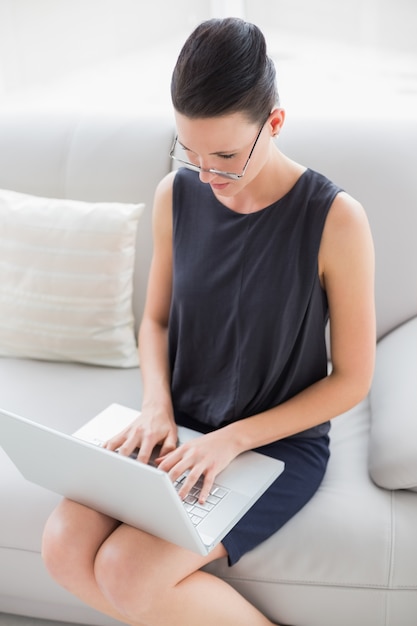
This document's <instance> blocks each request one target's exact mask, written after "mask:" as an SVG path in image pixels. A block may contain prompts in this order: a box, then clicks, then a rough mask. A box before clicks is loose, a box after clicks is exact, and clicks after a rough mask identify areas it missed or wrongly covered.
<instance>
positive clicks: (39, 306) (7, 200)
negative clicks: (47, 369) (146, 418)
mask: <svg viewBox="0 0 417 626" xmlns="http://www.w3.org/2000/svg"><path fill="white" fill-rule="evenodd" d="M143 208H144V205H143V204H121V203H115V202H111V203H108V202H96V203H89V202H81V201H75V200H67V199H52V198H42V197H37V196H31V195H27V194H21V193H16V192H13V191H7V190H0V231H1V237H0V305H1V306H0V355H2V356H14V357H30V358H36V359H47V360H55V361H76V362H80V363H90V364H96V365H106V366H113V367H134V366H137V364H138V356H137V346H136V339H135V333H134V319H133V312H132V292H133V267H134V258H135V242H136V232H137V224H138V219H139V216H140V215H141V213H142V211H143Z"/></svg>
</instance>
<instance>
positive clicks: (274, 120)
mask: <svg viewBox="0 0 417 626" xmlns="http://www.w3.org/2000/svg"><path fill="white" fill-rule="evenodd" d="M284 121H285V111H284V109H281V108H279V107H276V108H275V109H273V111H272V112H271V114H270V116H269V119H268V124H269V126H270V129H271V135H272V137H276V136H277V135H279V133H280V132H281V128H282V127H283V125H284Z"/></svg>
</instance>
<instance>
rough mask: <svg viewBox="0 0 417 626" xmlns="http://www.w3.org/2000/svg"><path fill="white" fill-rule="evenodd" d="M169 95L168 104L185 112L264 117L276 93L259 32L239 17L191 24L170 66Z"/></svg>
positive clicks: (194, 115) (272, 70)
mask: <svg viewBox="0 0 417 626" xmlns="http://www.w3.org/2000/svg"><path fill="white" fill-rule="evenodd" d="M171 97H172V103H173V105H174V108H175V109H176V110H177V111H178V112H179V113H181V114H183V115H186V116H187V117H191V118H202V117H203V118H204V117H217V116H219V115H225V114H227V113H235V112H238V111H240V112H243V113H246V114H247V115H248V117H249V119H250V120H251V121H254V122H262V121H265V119H266V118H267V116H268V115H269V113H270V112H271V111H272V109H273V107H274V106H275V105H276V104H278V101H279V98H278V92H277V87H276V76H275V67H274V64H273V62H272V60H271V59H270V58H269V57H268V56H267V51H266V42H265V38H264V36H263V34H262V32H261V31H260V30H259V28H258V27H257V26H255V25H254V24H250V23H248V22H245V21H243V20H241V19H239V18H226V19H212V20H208V21H206V22H203V23H202V24H200V25H199V26H197V28H196V29H195V30H194V32H193V33H192V34H191V35H190V36H189V38H188V39H187V41H186V42H185V44H184V46H183V48H182V50H181V52H180V55H179V57H178V60H177V63H176V65H175V68H174V72H173V74H172V81H171Z"/></svg>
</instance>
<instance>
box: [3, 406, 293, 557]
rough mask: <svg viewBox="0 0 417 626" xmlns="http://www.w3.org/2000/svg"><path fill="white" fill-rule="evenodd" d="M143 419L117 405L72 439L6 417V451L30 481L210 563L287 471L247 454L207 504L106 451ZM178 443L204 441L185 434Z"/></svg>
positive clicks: (151, 469) (221, 477) (149, 468)
mask: <svg viewBox="0 0 417 626" xmlns="http://www.w3.org/2000/svg"><path fill="white" fill-rule="evenodd" d="M139 413H140V412H139V411H137V410H134V409H131V408H129V407H125V406H122V405H120V404H112V405H110V406H109V407H108V408H107V409H105V410H104V411H102V412H101V413H99V414H98V415H97V416H96V417H94V418H93V419H92V420H90V421H89V422H87V424H85V425H84V426H83V427H82V428H80V429H79V430H77V431H76V432H75V433H74V434H73V435H67V434H64V433H61V432H59V431H56V430H54V429H52V428H49V427H47V426H43V425H41V424H38V423H36V422H33V421H31V420H29V419H26V418H24V417H21V416H19V415H15V414H13V413H10V412H8V411H3V410H0V445H1V446H2V447H3V448H4V450H5V452H6V453H7V455H8V456H9V457H10V458H11V460H12V461H13V463H14V464H15V465H16V467H17V468H18V470H19V471H20V473H21V474H22V475H23V476H24V477H25V478H26V479H27V480H29V481H31V482H33V483H36V484H38V485H41V486H42V487H45V488H46V489H49V490H51V491H54V492H56V493H58V494H61V495H62V496H65V497H66V498H69V499H71V500H74V501H76V502H80V503H81V504H84V505H86V506H88V507H90V508H92V509H95V510H97V511H100V512H102V513H105V514H106V515H109V516H111V517H113V518H115V519H118V520H120V521H121V522H124V523H126V524H129V525H131V526H134V527H136V528H139V529H141V530H144V531H146V532H148V533H150V534H153V535H156V536H157V537H161V538H162V539H165V540H167V541H170V542H172V543H175V544H177V545H179V546H181V547H183V548H186V549H188V550H192V551H194V552H197V553H198V554H202V555H206V554H208V553H209V552H210V550H212V549H213V547H214V546H216V545H217V544H218V543H219V542H220V541H221V540H222V538H223V537H224V536H225V535H226V533H227V532H228V531H229V530H230V529H231V528H232V527H233V526H234V525H235V524H236V523H237V522H238V520H239V519H240V518H241V517H242V516H243V515H244V513H245V512H246V511H247V510H248V509H249V508H250V507H251V505H252V504H253V503H254V502H255V501H256V500H257V499H258V498H259V497H260V496H261V495H262V493H263V492H264V491H265V490H266V489H267V488H268V487H269V485H270V484H271V483H272V482H273V481H274V480H275V479H276V478H277V477H278V476H279V475H280V474H281V473H282V471H283V470H284V463H283V462H282V461H279V460H276V459H273V458H270V457H268V456H265V455H262V454H259V453H257V452H252V451H249V452H244V453H243V454H241V455H239V456H238V457H236V458H235V459H234V460H233V461H232V463H231V464H230V465H229V466H228V467H227V468H226V469H225V470H223V471H222V472H220V474H218V476H217V477H216V481H215V485H214V487H213V489H212V492H211V494H210V496H209V497H208V499H207V502H206V503H205V504H204V505H202V506H201V505H198V502H197V497H196V495H195V494H194V495H193V492H190V494H189V496H188V497H187V498H186V500H184V501H183V500H181V499H180V497H179V496H178V493H177V490H178V489H179V486H178V485H174V483H173V482H172V481H171V480H170V478H169V477H168V474H167V473H166V472H164V471H162V470H160V469H158V468H157V467H155V466H153V465H152V464H148V465H146V464H144V463H141V462H139V461H137V460H136V459H134V458H130V457H126V456H122V455H119V454H117V453H115V452H112V451H109V450H106V449H104V448H103V447H102V445H103V443H104V442H105V441H107V440H108V439H110V438H111V437H112V436H114V435H115V434H117V433H118V432H120V431H121V430H122V429H123V428H125V427H126V426H128V425H129V424H130V423H131V422H132V421H133V420H134V419H135V418H136V417H137V416H138V415H139ZM178 435H179V442H180V443H182V442H185V441H186V440H188V439H190V438H192V437H198V436H201V433H198V432H195V431H192V430H190V429H187V428H183V427H179V429H178Z"/></svg>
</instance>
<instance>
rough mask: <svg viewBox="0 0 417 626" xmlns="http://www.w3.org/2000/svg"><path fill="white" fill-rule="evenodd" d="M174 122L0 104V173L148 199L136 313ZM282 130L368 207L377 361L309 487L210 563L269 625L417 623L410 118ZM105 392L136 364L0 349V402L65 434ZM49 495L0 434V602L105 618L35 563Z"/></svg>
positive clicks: (136, 389)
mask: <svg viewBox="0 0 417 626" xmlns="http://www.w3.org/2000/svg"><path fill="white" fill-rule="evenodd" d="M173 135H174V127H173V122H172V119H171V118H170V116H169V115H167V116H166V117H165V118H163V117H161V116H160V115H158V116H157V117H152V116H151V115H149V116H146V115H140V116H138V117H133V116H132V117H128V116H125V117H123V116H117V115H113V116H112V115H104V116H92V115H89V116H82V115H80V114H62V115H59V114H56V115H50V114H42V113H40V112H38V113H33V114H30V113H25V112H21V113H18V114H12V113H4V114H1V115H0V188H3V189H12V190H16V191H20V192H25V193H28V194H34V195H39V196H51V197H58V198H73V199H83V200H87V201H97V200H106V201H117V202H141V201H143V202H145V203H146V211H145V213H144V214H143V215H142V217H141V218H140V220H139V231H138V240H137V241H138V244H137V256H136V270H135V276H134V297H133V305H134V311H135V319H136V326H137V324H138V321H139V318H140V314H141V310H142V306H143V301H144V290H145V284H146V275H147V270H148V267H149V258H150V253H151V234H150V213H151V205H152V196H153V192H154V189H155V186H156V183H157V181H158V180H159V179H160V178H161V177H162V176H163V175H164V174H165V173H166V172H168V171H169V170H170V168H171V163H170V159H169V156H168V153H169V149H170V146H171V142H172V139H173ZM279 141H280V142H281V146H282V148H283V150H284V151H286V153H287V154H288V155H290V156H292V157H293V158H294V159H296V160H299V161H301V162H302V163H304V164H306V165H308V166H310V167H312V168H314V169H317V170H319V171H321V172H322V173H324V174H326V175H327V176H328V177H330V178H332V179H333V180H334V181H335V182H336V183H338V184H339V185H341V186H342V187H344V188H345V189H346V190H348V191H349V192H350V193H351V194H352V195H354V196H355V197H356V198H358V199H359V200H360V201H361V202H362V203H363V205H364V206H365V208H366V209H367V212H368V214H369V219H370V222H371V227H372V229H373V233H374V239H375V245H376V258H377V277H376V302H377V316H378V338H379V340H380V341H379V345H378V353H377V367H376V373H375V378H374V383H373V387H372V391H371V393H370V396H369V397H368V398H367V399H366V400H365V401H364V402H362V403H361V404H360V405H359V406H358V407H356V408H355V409H353V410H352V411H350V412H349V413H347V414H344V415H341V416H339V417H337V418H335V420H334V421H333V427H332V431H331V436H332V444H331V448H332V456H331V460H330V464H329V467H328V471H327V474H326V477H325V480H324V482H323V484H322V486H321V488H320V490H319V492H318V493H317V494H316V496H315V497H314V498H313V500H312V501H311V502H310V503H309V504H308V505H307V506H306V507H305V508H304V509H303V510H302V511H301V512H300V513H299V514H298V515H297V516H296V517H295V518H294V519H293V520H292V521H291V522H289V523H288V524H287V525H286V526H285V527H284V528H283V529H282V530H281V531H280V532H279V533H277V534H276V535H275V536H274V537H272V538H271V539H269V540H268V541H267V542H266V543H265V544H263V545H261V546H259V547H258V548H257V549H256V550H254V551H253V552H252V553H249V554H247V555H246V556H245V557H244V558H242V559H241V561H240V562H239V563H238V564H237V565H236V566H234V567H233V568H229V567H228V566H227V564H226V563H225V562H218V563H216V564H213V565H211V566H210V570H211V571H213V572H215V573H216V574H218V575H219V576H222V577H224V578H225V579H227V580H228V581H229V582H230V583H231V584H232V585H234V586H236V587H237V588H238V589H239V590H240V591H241V592H242V593H243V594H244V595H246V596H247V597H248V598H249V599H250V600H251V601H252V602H254V603H255V604H256V605H258V606H259V607H260V608H261V610H263V611H264V612H265V613H266V614H267V615H268V616H269V617H270V618H271V619H272V620H274V621H276V622H278V623H279V624H291V625H292V626H336V625H337V626H352V624H356V625H358V626H365V625H366V626H416V624H417V493H415V488H416V487H417V426H416V425H415V424H416V422H417V399H416V384H415V383H416V380H417V378H416V374H417V340H416V339H417V317H416V316H417V245H416V244H417V242H416V232H417V211H416V198H417V177H416V173H415V165H416V162H415V146H416V145H417V120H414V121H413V120H409V121H403V122H400V121H393V119H392V118H390V119H386V120H384V119H380V120H369V119H368V120H362V121H358V120H356V121H353V120H348V119H340V120H337V119H332V120H329V121H326V120H324V119H323V120H321V119H293V118H291V115H289V118H288V121H287V123H286V128H285V129H284V131H283V133H282V136H281V137H280V139H279ZM1 228H3V226H2V224H1V223H0V229H1ZM2 237H3V238H4V237H5V231H3V233H2V232H0V240H1V238H2ZM0 275H1V258H0ZM0 306H1V303H0ZM0 348H1V347H0ZM113 402H119V403H121V404H126V405H128V406H132V407H139V406H140V403H141V382H140V369H138V368H135V367H134V368H116V367H103V366H94V365H88V364H78V363H73V362H67V363H65V362H54V361H42V360H34V359H32V360H31V359H25V358H13V357H10V356H5V357H2V358H0V406H1V407H2V408H4V409H8V410H10V411H13V412H17V413H20V414H22V415H24V416H27V417H29V418H32V419H34V420H37V421H39V422H42V423H45V424H48V425H51V426H54V427H56V428H57V429H61V430H63V431H64V432H68V433H70V432H73V431H74V430H76V429H77V428H78V427H79V426H80V425H81V424H82V423H83V422H85V421H86V420H87V419H89V418H91V417H92V416H93V415H95V414H97V413H98V412H100V411H101V410H102V409H103V408H105V407H106V406H108V405H109V404H111V403H113ZM0 443H1V442H0ZM24 444H25V445H30V442H24ZM370 472H371V473H370ZM376 483H377V484H376ZM377 485H378V486H377ZM57 501H58V496H56V495H54V494H52V493H49V492H47V491H46V490H43V489H41V488H39V487H37V486H34V485H32V484H30V483H28V482H26V481H25V480H24V479H23V478H22V477H21V476H20V474H19V473H18V472H17V470H16V469H15V467H14V466H13V464H12V463H11V462H10V460H9V459H8V457H7V456H6V455H5V453H4V452H3V451H2V450H1V448H0V502H1V515H0V612H5V613H7V612H8V613H17V614H24V615H30V616H34V617H43V618H50V619H57V620H62V621H66V622H75V623H81V624H95V625H98V626H105V625H110V624H114V621H112V620H110V619H108V618H106V617H104V616H102V615H99V614H97V613H96V612H94V611H92V610H91V609H89V608H87V607H85V606H83V605H82V604H81V603H80V602H78V601H77V600H76V599H75V598H73V597H72V596H70V595H69V594H68V593H66V592H65V591H63V590H62V589H60V588H58V586H57V585H56V584H55V583H54V582H53V581H52V580H50V578H49V577H48V575H47V573H46V571H45V569H44V566H43V563H42V560H41V556H40V542H41V534H42V528H43V525H44V522H45V520H46V518H47V516H48V514H49V512H50V511H51V509H52V508H53V507H54V506H55V504H56V502H57ZM196 624H198V620H197V621H196Z"/></svg>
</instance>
